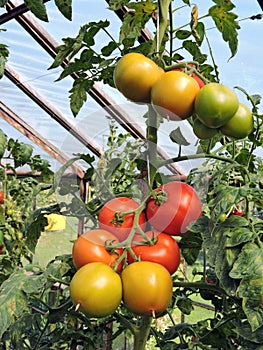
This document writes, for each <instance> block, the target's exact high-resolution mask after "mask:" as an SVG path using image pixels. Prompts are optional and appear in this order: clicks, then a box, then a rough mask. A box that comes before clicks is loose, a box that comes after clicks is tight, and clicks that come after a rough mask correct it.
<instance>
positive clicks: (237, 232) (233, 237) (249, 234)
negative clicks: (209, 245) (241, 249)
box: [225, 227, 257, 247]
mask: <svg viewBox="0 0 263 350" xmlns="http://www.w3.org/2000/svg"><path fill="white" fill-rule="evenodd" d="M225 234H226V236H227V237H226V247H235V246H238V245H240V244H242V243H246V242H249V241H252V240H253V239H255V238H256V237H257V233H255V232H253V231H251V230H250V229H248V228H246V227H236V228H229V229H228V230H227V231H225Z"/></svg>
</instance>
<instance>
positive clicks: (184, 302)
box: [176, 298, 193, 315]
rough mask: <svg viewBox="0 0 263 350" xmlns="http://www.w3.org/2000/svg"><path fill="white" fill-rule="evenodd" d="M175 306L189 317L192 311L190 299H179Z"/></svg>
mask: <svg viewBox="0 0 263 350" xmlns="http://www.w3.org/2000/svg"><path fill="white" fill-rule="evenodd" d="M176 306H177V307H178V309H179V310H180V311H181V312H182V313H183V314H185V315H190V314H191V312H192V311H193V302H192V300H191V299H190V298H179V299H178V300H177V302H176Z"/></svg>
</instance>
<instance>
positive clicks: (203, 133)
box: [193, 118, 218, 140]
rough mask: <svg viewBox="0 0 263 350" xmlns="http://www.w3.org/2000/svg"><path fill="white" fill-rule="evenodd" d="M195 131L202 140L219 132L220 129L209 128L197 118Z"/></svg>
mask: <svg viewBox="0 0 263 350" xmlns="http://www.w3.org/2000/svg"><path fill="white" fill-rule="evenodd" d="M193 132H194V134H195V136H197V137H198V138H199V139H200V140H208V139H211V138H212V137H214V136H215V135H216V134H217V133H218V129H213V128H209V127H208V126H206V125H205V124H203V123H202V122H201V120H200V119H198V118H196V119H195V121H194V124H193Z"/></svg>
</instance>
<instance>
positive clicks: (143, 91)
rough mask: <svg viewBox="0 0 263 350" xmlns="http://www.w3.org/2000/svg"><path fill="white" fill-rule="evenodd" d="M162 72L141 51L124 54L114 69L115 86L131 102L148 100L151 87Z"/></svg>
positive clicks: (146, 101)
mask: <svg viewBox="0 0 263 350" xmlns="http://www.w3.org/2000/svg"><path fill="white" fill-rule="evenodd" d="M163 73H164V71H163V69H162V68H161V67H159V66H158V65H157V64H156V63H155V62H154V61H152V60H151V59H149V58H148V57H146V56H144V55H143V54H141V53H136V52H131V53H128V54H126V55H124V56H123V57H122V58H121V59H120V60H119V61H118V63H117V65H116V68H115V70H114V75H113V79H114V83H115V86H116V88H117V89H118V90H119V91H120V92H121V93H122V94H123V95H124V96H125V97H126V98H127V99H128V100H131V101H133V102H145V103H149V102H150V94H151V88H152V86H153V84H154V83H155V82H156V80H157V79H158V78H159V77H160V76H161V75H162V74H163Z"/></svg>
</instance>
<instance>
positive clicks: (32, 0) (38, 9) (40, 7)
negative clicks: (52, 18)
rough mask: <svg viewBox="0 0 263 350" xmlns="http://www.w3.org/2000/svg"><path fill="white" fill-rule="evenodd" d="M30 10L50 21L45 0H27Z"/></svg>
mask: <svg viewBox="0 0 263 350" xmlns="http://www.w3.org/2000/svg"><path fill="white" fill-rule="evenodd" d="M25 3H26V5H27V6H28V8H29V10H30V11H31V12H32V13H33V14H34V15H35V16H36V17H37V18H39V19H40V20H41V21H45V22H48V16H47V11H46V6H45V5H44V4H43V0H25Z"/></svg>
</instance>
